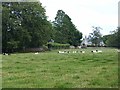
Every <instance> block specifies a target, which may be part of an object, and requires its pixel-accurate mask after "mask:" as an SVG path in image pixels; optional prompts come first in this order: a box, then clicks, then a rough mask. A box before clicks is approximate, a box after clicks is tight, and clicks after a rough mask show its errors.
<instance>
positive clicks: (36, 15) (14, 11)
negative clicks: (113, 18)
mask: <svg viewBox="0 0 120 90" xmlns="http://www.w3.org/2000/svg"><path fill="white" fill-rule="evenodd" d="M56 13H57V14H56V17H55V20H54V21H53V22H50V21H48V20H47V16H46V10H45V8H43V7H42V3H40V2H34V3H33V2H2V52H14V51H19V50H24V49H25V48H38V47H41V46H43V45H46V44H47V42H49V41H50V40H51V39H53V40H54V41H55V42H56V43H60V44H70V45H73V46H75V47H76V46H78V45H80V43H81V42H82V40H81V39H82V32H80V31H79V30H78V29H77V28H76V26H75V25H74V24H73V23H72V21H71V18H70V17H69V16H68V15H67V14H66V13H65V12H64V11H63V10H58V11H57V12H56ZM107 39H108V38H107ZM104 41H106V39H104Z"/></svg>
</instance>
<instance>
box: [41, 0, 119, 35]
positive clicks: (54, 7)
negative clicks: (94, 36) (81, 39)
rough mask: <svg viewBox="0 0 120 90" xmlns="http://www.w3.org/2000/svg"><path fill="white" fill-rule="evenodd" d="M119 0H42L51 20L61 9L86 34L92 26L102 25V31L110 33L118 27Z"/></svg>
mask: <svg viewBox="0 0 120 90" xmlns="http://www.w3.org/2000/svg"><path fill="white" fill-rule="evenodd" d="M118 1H119V0H103V1H102V0H76V1H75V0H40V2H41V3H42V4H43V6H46V8H45V9H46V14H47V16H49V18H48V19H49V20H52V21H53V20H54V18H55V16H56V13H57V11H58V10H59V9H62V10H63V11H65V13H66V14H68V15H69V16H70V18H71V19H72V22H73V23H74V24H75V26H77V29H78V30H80V31H81V32H82V33H83V34H84V35H88V34H89V33H90V32H91V31H92V28H91V27H92V26H101V27H102V28H103V31H102V33H103V34H108V33H109V32H110V31H112V30H114V29H115V28H116V27H117V23H118V10H117V9H118Z"/></svg>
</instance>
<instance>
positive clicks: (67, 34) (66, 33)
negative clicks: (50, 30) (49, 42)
mask: <svg viewBox="0 0 120 90" xmlns="http://www.w3.org/2000/svg"><path fill="white" fill-rule="evenodd" d="M53 26H54V30H55V37H54V40H55V41H56V42H58V43H69V44H70V45H74V46H77V45H79V44H80V42H81V40H80V39H81V38H82V33H81V32H79V31H78V30H77V28H76V27H75V25H74V24H73V23H72V21H71V18H70V17H69V16H68V15H67V14H66V13H65V12H64V11H63V10H58V11H57V15H56V17H55V21H53Z"/></svg>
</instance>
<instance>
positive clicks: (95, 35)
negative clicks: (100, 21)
mask: <svg viewBox="0 0 120 90" xmlns="http://www.w3.org/2000/svg"><path fill="white" fill-rule="evenodd" d="M92 28H93V32H92V33H90V35H89V37H88V39H89V41H90V42H92V44H95V46H98V45H100V42H101V40H102V34H101V33H100V29H102V28H101V27H94V26H93V27H92Z"/></svg>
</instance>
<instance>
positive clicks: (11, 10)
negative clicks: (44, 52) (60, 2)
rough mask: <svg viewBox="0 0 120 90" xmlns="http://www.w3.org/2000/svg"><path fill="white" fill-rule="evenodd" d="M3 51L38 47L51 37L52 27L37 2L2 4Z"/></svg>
mask: <svg viewBox="0 0 120 90" xmlns="http://www.w3.org/2000/svg"><path fill="white" fill-rule="evenodd" d="M2 7H3V11H2V47H3V51H6V50H10V49H11V50H14V49H23V48H28V47H40V46H42V45H43V44H45V43H46V42H47V41H48V40H49V38H50V37H51V29H52V25H51V23H50V22H49V21H47V16H46V15H45V9H44V8H43V7H42V5H41V3H39V2H29V3H28V2H3V3H2Z"/></svg>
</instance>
